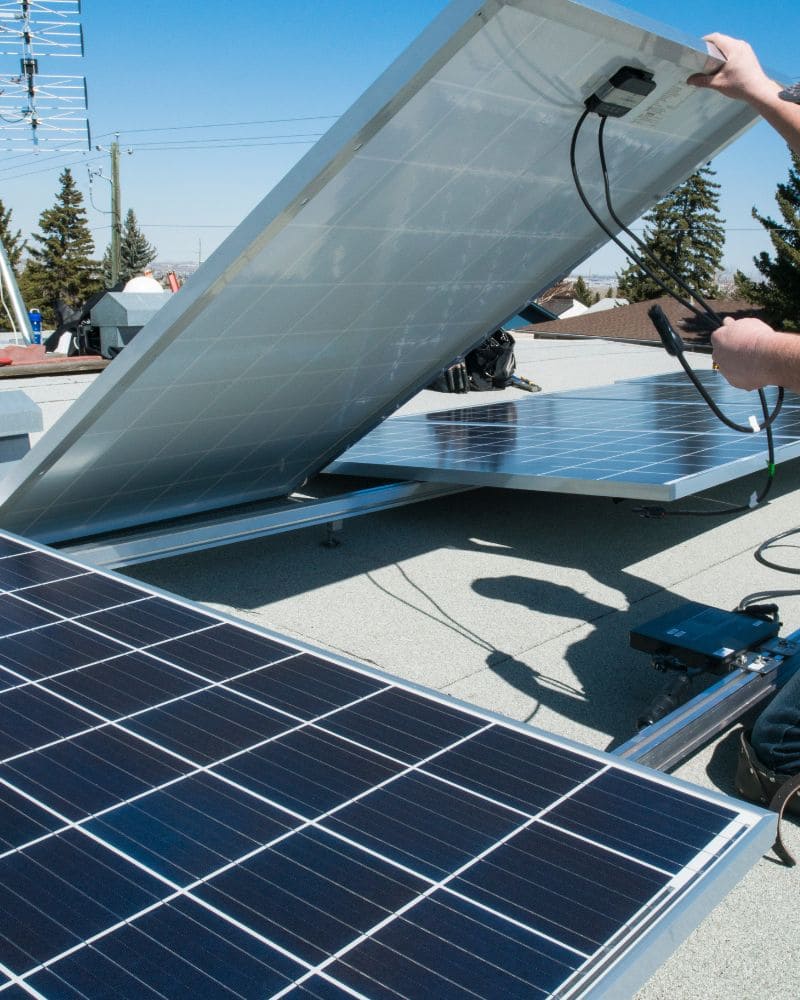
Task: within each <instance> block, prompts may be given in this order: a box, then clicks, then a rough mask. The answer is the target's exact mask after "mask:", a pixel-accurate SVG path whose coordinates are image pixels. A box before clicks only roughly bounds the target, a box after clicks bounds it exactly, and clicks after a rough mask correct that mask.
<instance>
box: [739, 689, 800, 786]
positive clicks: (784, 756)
mask: <svg viewBox="0 0 800 1000" xmlns="http://www.w3.org/2000/svg"><path fill="white" fill-rule="evenodd" d="M750 745H751V746H752V748H753V750H755V752H756V756H757V757H758V759H759V760H760V761H761V763H762V764H764V765H765V766H766V767H768V768H770V769H771V770H773V771H777V772H778V774H797V773H798V772H800V670H799V671H798V672H797V673H796V674H795V675H794V677H792V679H791V680H790V681H788V682H787V683H786V684H784V686H783V687H782V688H781V690H780V691H779V692H778V693H777V694H776V695H775V697H774V698H773V699H772V701H771V702H770V703H769V704H768V705H767V707H766V708H765V709H764V711H763V712H762V713H761V715H759V717H758V718H757V719H756V724H755V725H754V726H753V733H752V736H751V737H750Z"/></svg>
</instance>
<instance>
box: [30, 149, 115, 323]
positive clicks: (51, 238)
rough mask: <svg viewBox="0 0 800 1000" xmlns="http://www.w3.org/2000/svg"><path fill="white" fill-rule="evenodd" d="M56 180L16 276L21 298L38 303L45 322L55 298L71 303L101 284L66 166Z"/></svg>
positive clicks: (51, 313) (82, 212) (50, 318)
mask: <svg viewBox="0 0 800 1000" xmlns="http://www.w3.org/2000/svg"><path fill="white" fill-rule="evenodd" d="M59 181H60V182H61V188H60V190H59V192H58V194H57V195H56V201H55V204H54V205H53V207H52V208H47V209H45V210H44V211H43V212H42V214H41V215H40V216H39V229H40V230H41V232H39V233H34V234H33V240H34V241H35V242H36V243H38V244H39V245H38V246H33V245H31V246H29V247H28V254H29V256H28V262H27V264H26V266H25V270H24V271H23V273H22V275H21V278H20V290H21V291H22V294H23V297H24V299H25V301H26V302H27V303H28V305H29V306H31V307H33V306H37V307H38V308H39V309H41V311H42V315H43V317H44V319H45V322H46V323H48V324H52V323H53V322H54V319H55V315H54V308H53V307H54V306H55V304H56V303H57V302H59V301H60V302H63V303H65V304H66V305H67V306H70V307H72V308H77V307H78V306H80V305H82V304H83V303H84V302H85V301H86V300H87V299H88V298H90V297H91V296H92V295H94V293H95V292H97V291H98V290H99V289H100V287H101V286H100V275H99V268H98V264H97V261H95V260H92V253H93V252H94V241H93V240H92V235H91V233H90V232H89V227H88V225H87V218H86V210H85V208H84V207H83V195H82V194H81V192H80V191H79V190H78V188H77V186H76V184H75V181H74V179H73V177H72V173H71V171H70V169H69V167H65V168H64V171H63V172H62V174H61V176H60V177H59Z"/></svg>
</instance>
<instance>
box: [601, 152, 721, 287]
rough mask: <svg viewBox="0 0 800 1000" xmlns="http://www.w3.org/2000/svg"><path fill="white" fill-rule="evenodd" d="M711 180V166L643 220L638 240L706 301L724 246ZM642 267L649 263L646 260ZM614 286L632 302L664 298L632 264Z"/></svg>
mask: <svg viewBox="0 0 800 1000" xmlns="http://www.w3.org/2000/svg"><path fill="white" fill-rule="evenodd" d="M714 176H715V172H714V171H713V170H712V169H711V168H710V167H707V166H706V167H702V168H701V169H700V170H698V171H697V172H696V173H694V174H692V176H691V177H689V178H688V180H686V181H684V182H683V184H680V185H679V186H678V187H677V188H675V190H674V191H672V192H671V193H670V194H668V195H667V196H666V198H662V199H661V201H659V202H658V203H657V204H656V205H655V207H654V208H653V210H652V211H651V212H648V214H647V215H645V217H644V220H645V222H646V223H648V228H646V229H645V232H644V238H643V242H644V244H645V245H646V246H647V248H648V250H650V251H651V252H652V253H654V254H655V256H656V257H657V258H658V259H659V260H661V261H663V262H664V264H666V265H667V267H669V268H670V269H671V270H672V271H673V272H674V273H675V274H677V275H678V276H679V277H680V278H682V279H683V280H684V281H685V282H686V283H687V284H688V285H689V287H690V288H693V289H694V290H696V291H697V292H698V293H699V294H700V295H703V296H705V297H707V298H714V297H716V296H717V295H718V293H719V289H718V287H717V280H716V278H717V274H718V272H719V269H720V265H721V264H722V251H723V247H724V245H725V229H724V225H725V223H724V220H723V219H721V218H720V217H719V187H720V186H719V184H717V183H716V182H715V181H713V180H712V178H713V177H714ZM637 252H638V251H637ZM640 256H644V255H643V254H640ZM647 263H650V264H651V262H650V261H649V259H647ZM651 266H652V264H651ZM658 274H659V277H661V278H662V279H663V281H664V283H665V284H666V285H667V287H668V288H670V289H672V290H673V291H675V292H679V293H680V294H681V295H683V296H684V297H685V296H686V293H685V292H684V291H682V290H681V289H680V287H679V285H678V284H677V282H675V281H673V280H672V279H671V278H669V277H668V276H667V275H665V274H663V273H661V272H660V271H658ZM617 284H618V294H619V295H621V296H623V297H624V298H626V299H628V300H629V301H631V302H643V301H644V300H646V299H655V298H658V297H659V296H660V295H663V294H664V290H663V289H662V288H661V287H660V286H659V285H658V283H657V282H655V281H653V279H652V278H651V277H649V276H648V275H647V274H645V272H644V271H643V270H642V269H641V268H640V267H639V266H638V264H634V263H633V262H631V263H630V264H629V265H628V266H627V267H626V268H625V269H624V270H623V271H622V273H621V274H619V275H617Z"/></svg>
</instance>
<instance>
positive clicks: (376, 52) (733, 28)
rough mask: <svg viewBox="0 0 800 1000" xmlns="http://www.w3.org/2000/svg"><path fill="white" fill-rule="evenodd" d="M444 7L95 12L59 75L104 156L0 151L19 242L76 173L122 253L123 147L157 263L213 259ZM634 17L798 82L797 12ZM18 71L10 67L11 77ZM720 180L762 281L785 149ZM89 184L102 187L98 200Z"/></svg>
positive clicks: (599, 258)
mask: <svg viewBox="0 0 800 1000" xmlns="http://www.w3.org/2000/svg"><path fill="white" fill-rule="evenodd" d="M445 6H446V3H445V2H444V0H407V2H406V3H404V4H401V5H376V4H374V2H372V0H340V2H329V3H326V4H322V5H320V4H319V3H318V2H316V0H295V2H294V3H293V4H292V5H291V7H286V6H285V5H280V6H278V5H276V4H274V3H269V2H266V3H265V2H263V0H241V2H240V3H239V4H237V8H236V14H235V16H226V13H225V9H224V8H222V7H213V8H212V7H210V6H209V5H204V4H200V5H198V4H196V3H192V4H189V3H187V2H185V0H176V2H175V3H173V4H171V5H170V7H169V16H168V20H165V11H164V7H163V5H162V4H161V3H159V2H158V0H140V2H138V3H137V4H135V5H131V4H121V5H120V4H108V3H106V4H102V3H92V2H89V3H85V4H84V5H83V15H82V21H83V27H84V34H85V39H86V58H85V59H82V60H66V59H64V60H57V62H58V63H59V66H58V70H59V71H62V68H63V72H69V73H73V74H84V75H85V76H86V79H87V83H88V92H89V115H90V122H91V126H92V132H93V148H92V150H91V151H85V152H78V153H75V152H73V153H62V154H59V153H52V152H48V151H46V150H44V149H43V150H42V151H40V152H38V153H36V152H31V151H25V152H20V151H18V150H14V151H8V150H3V151H2V152H0V197H2V199H3V202H4V204H5V206H6V208H10V209H11V210H12V212H13V217H12V222H13V224H14V228H15V229H16V228H19V229H21V230H22V233H23V235H24V236H25V237H28V236H29V235H30V234H31V233H32V232H33V231H34V230H36V229H37V228H38V218H39V215H40V213H41V212H42V211H43V210H44V209H46V208H49V207H51V205H52V204H53V202H54V200H55V197H56V194H57V191H58V175H59V173H60V171H61V170H62V169H63V167H64V166H65V165H69V166H70V168H71V169H72V171H73V174H74V177H75V180H76V182H77V183H78V186H79V187H80V189H81V190H82V192H83V194H84V197H85V200H86V208H87V214H88V217H89V225H90V228H91V230H92V234H93V237H94V240H95V245H96V255H97V256H98V257H100V256H102V253H103V251H104V249H105V247H106V245H107V244H108V241H109V238H110V225H109V215H108V209H109V200H110V199H109V190H110V188H109V183H108V181H107V179H106V178H107V177H108V175H109V172H110V170H109V154H108V149H109V145H110V143H111V142H112V141H113V140H114V138H115V136H116V135H117V134H118V135H119V141H120V144H121V146H122V149H123V156H122V203H123V214H124V212H125V211H126V210H127V209H128V208H133V209H134V211H135V212H136V215H137V218H138V220H139V224H140V226H141V228H142V230H143V231H144V233H145V234H146V236H147V238H148V239H149V240H150V241H151V242H152V243H154V244H155V246H156V248H157V250H158V256H159V258H160V259H164V260H170V261H182V262H185V263H188V262H190V261H197V260H198V259H205V258H207V257H208V256H209V255H210V254H211V252H212V251H213V250H214V249H215V248H216V246H217V245H218V244H219V243H220V242H221V241H222V240H223V239H224V238H225V237H226V236H227V235H228V233H229V232H231V231H232V230H233V229H234V228H235V227H236V226H237V225H238V223H239V222H240V221H241V220H242V219H243V218H244V217H245V215H246V214H247V213H248V212H249V211H250V209H252V208H253V207H254V206H255V205H256V204H257V203H258V202H259V201H260V200H261V198H263V197H264V195H265V194H266V193H267V192H268V191H269V190H270V188H272V187H273V186H274V184H275V183H276V182H277V181H278V180H280V178H281V177H282V176H283V175H284V174H285V173H286V172H287V171H288V170H289V169H290V168H291V166H292V165H293V164H294V163H295V162H296V161H297V160H298V159H299V158H300V157H301V156H302V155H303V154H304V153H305V152H306V151H307V150H308V149H309V148H310V146H311V145H312V144H313V142H314V141H315V140H316V138H318V137H319V136H320V135H321V134H322V133H323V132H324V131H325V130H326V129H327V128H328V127H329V126H330V125H331V124H332V123H333V122H334V121H335V119H336V118H337V117H338V116H339V115H340V114H341V113H343V112H344V111H345V110H346V109H347V108H348V107H349V105H350V104H352V103H353V101H354V100H355V99H356V98H357V97H358V96H359V95H360V94H361V93H362V92H363V91H364V90H365V89H366V88H367V87H368V86H369V84H370V83H371V82H372V81H373V80H374V79H375V78H376V77H377V76H378V75H379V74H380V73H381V72H382V71H383V70H384V69H385V68H386V67H387V66H388V65H389V63H390V62H391V61H392V60H393V59H394V58H395V57H396V56H397V55H399V54H400V52H401V51H402V50H403V49H404V48H405V47H406V46H407V45H408V44H409V43H410V42H411V41H413V39H414V38H415V37H416V36H417V35H418V34H419V32H420V31H421V30H422V29H423V28H424V27H425V26H426V25H427V24H428V23H429V22H430V21H431V20H432V19H433V18H434V17H435V16H436V15H437V14H438V13H439V12H440V11H441V10H442V9H443V8H444V7H445ZM601 6H603V7H604V8H605V7H608V5H607V4H602V5H601ZM378 8H380V9H378ZM624 10H628V11H630V12H631V13H632V14H637V15H644V16H646V17H651V18H654V19H656V20H661V21H663V20H664V18H665V16H666V18H668V21H669V24H670V26H671V27H672V28H673V29H676V30H678V31H680V32H683V33H684V34H687V35H689V36H691V37H694V38H699V37H700V36H701V35H702V34H705V33H708V32H710V31H714V30H720V31H724V32H726V33H729V34H733V35H737V36H739V37H746V38H748V40H750V41H751V42H752V44H753V45H754V47H755V48H756V51H757V52H758V53H759V55H760V57H761V59H762V62H763V63H764V65H765V66H767V67H771V68H772V71H773V72H775V73H777V74H778V75H779V76H780V78H781V79H782V80H784V81H785V82H789V80H790V79H792V78H793V77H791V76H790V75H789V74H791V73H792V71H793V72H794V73H795V74H797V73H798V69H797V65H798V55H797V41H796V40H797V38H798V37H800V5H792V8H791V9H790V10H788V11H787V10H783V9H782V10H781V12H780V26H779V29H775V30H774V25H775V19H774V18H754V17H753V6H752V3H749V2H745V0H729V2H726V3H722V2H721V0H706V2H705V3H703V4H697V3H696V0H691V2H690V0H673V2H672V3H670V5H669V7H668V9H667V10H666V13H665V8H664V4H663V3H662V2H660V0H628V2H627V3H626V4H625V8H624V9H623V14H624ZM144 54H146V64H145V62H144ZM12 62H13V60H6V62H5V64H3V65H5V66H6V71H8V69H7V67H8V65H10V64H11V63H12ZM42 62H43V64H44V60H43V61H42ZM51 63H52V60H51ZM42 71H43V72H53V69H52V67H49V68H48V67H45V66H44V65H43V66H42ZM1 137H2V131H1V130H0V138H1ZM128 149H130V150H131V155H130V156H128V155H126V153H125V151H126V150H128ZM711 165H712V167H713V169H714V170H715V171H716V173H717V177H716V180H717V181H718V182H719V183H720V185H721V188H722V190H721V197H720V214H721V216H722V218H723V219H724V220H725V227H726V250H725V261H724V267H725V268H726V270H729V271H733V270H735V269H737V268H741V269H742V270H744V271H745V272H747V273H753V271H754V268H753V264H752V258H753V256H754V255H755V254H757V253H758V252H760V251H761V250H765V249H767V250H768V249H769V248H770V244H769V241H768V238H767V236H766V234H765V232H764V230H763V228H762V227H761V226H759V224H758V223H757V222H756V221H755V220H754V219H752V217H751V209H752V207H753V206H756V207H757V208H758V209H759V211H761V212H762V213H765V214H767V215H773V216H774V215H776V214H777V207H776V205H775V190H776V187H777V184H778V183H780V182H783V181H785V180H786V179H787V176H788V169H789V166H790V158H789V153H788V150H787V148H786V146H785V144H784V143H783V142H782V140H780V139H779V137H777V136H776V135H775V134H774V133H773V132H772V130H771V129H770V128H769V127H768V126H767V125H766V124H765V123H759V124H758V125H756V126H755V127H754V128H753V129H752V130H751V131H750V132H748V133H747V134H746V135H744V136H742V137H741V138H740V139H738V140H737V141H736V142H734V143H733V144H732V145H731V146H730V147H729V148H728V149H727V150H725V151H724V152H723V153H721V154H720V155H719V156H718V157H717V158H716V159H715V160H714V161H713V162H712V164H711ZM89 169H91V170H92V171H97V170H99V169H102V170H103V174H104V175H105V176H104V177H98V176H95V178H94V180H93V182H92V184H91V186H90V184H89V176H88V175H89ZM638 228H641V224H639V226H638ZM623 266H624V258H623V256H622V254H621V252H620V251H619V250H617V249H616V248H615V247H613V246H607V247H604V248H603V249H602V250H600V251H598V252H597V253H596V254H594V255H593V257H592V258H590V259H589V260H587V261H586V262H584V264H582V265H580V267H579V268H576V272H578V273H583V274H586V275H588V274H591V273H602V274H613V273H615V272H617V271H619V270H621V268H622V267H623Z"/></svg>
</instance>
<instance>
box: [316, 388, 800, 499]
mask: <svg viewBox="0 0 800 1000" xmlns="http://www.w3.org/2000/svg"><path fill="white" fill-rule="evenodd" d="M701 374H702V375H704V376H705V379H704V380H705V382H706V385H707V387H708V389H709V390H710V391H711V393H712V395H713V396H714V397H715V398H716V399H717V400H718V402H719V404H720V405H721V407H722V408H723V410H724V411H725V413H726V414H727V415H728V416H729V417H730V418H731V419H732V420H734V421H736V422H738V423H739V424H742V425H745V426H747V425H748V424H749V421H750V418H751V417H752V416H755V417H756V419H758V420H759V421H762V420H763V414H762V411H761V407H760V404H759V401H758V397H757V394H756V393H746V392H741V391H739V390H738V389H733V388H732V387H731V386H729V385H728V384H727V383H726V382H724V380H723V379H722V378H721V377H720V376H719V375H718V374H717V373H716V372H706V373H701ZM769 396H770V399H769V402H770V406H772V405H774V399H775V397H774V392H773V391H772V390H770V392H769ZM773 433H774V438H775V454H776V457H777V459H778V461H782V460H785V459H789V458H795V457H797V456H798V455H800V397H798V396H797V395H794V394H792V393H787V395H786V401H785V403H784V408H783V411H782V412H781V414H780V415H779V417H778V419H777V421H776V422H775V424H774V428H773ZM766 459H767V442H766V436H765V435H764V434H763V433H760V434H740V433H736V432H735V431H731V430H729V429H728V428H726V427H725V426H724V425H723V424H722V423H720V422H719V421H718V419H717V418H716V417H715V416H714V414H713V413H712V412H711V410H710V409H709V407H708V406H707V405H706V403H705V402H703V400H702V399H701V398H700V397H699V395H698V393H697V391H696V389H695V388H694V387H693V386H692V385H691V384H689V382H688V380H687V379H686V377H685V376H680V380H678V376H668V377H666V378H665V377H656V378H652V379H637V380H631V381H629V382H619V383H616V384H615V385H610V386H598V387H594V388H587V389H575V390H571V391H569V392H554V393H547V394H543V395H540V396H539V395H537V396H533V397H529V398H526V399H522V400H520V399H516V400H511V401H500V402H492V403H488V404H486V405H482V406H462V407H459V408H452V409H447V410H441V411H437V412H434V413H426V414H413V415H410V416H404V417H397V418H394V419H392V420H387V421H385V422H384V423H383V424H381V425H380V426H379V427H377V428H376V429H375V430H374V431H371V432H370V433H369V434H367V436H366V437H364V438H363V439H362V440H361V441H359V442H357V443H356V444H355V445H353V446H352V447H351V448H350V449H348V451H346V452H345V453H344V454H343V455H342V456H341V458H339V459H337V460H336V461H335V462H334V463H333V464H332V465H330V466H329V467H328V470H327V471H329V472H335V473H341V474H345V475H369V476H385V477H390V478H393V479H397V478H398V477H399V478H404V479H416V480H423V481H433V482H455V483H463V484H465V485H470V486H501V487H503V488H518V489H526V490H551V491H556V492H563V493H571V492H575V493H582V494H592V495H598V496H613V497H626V498H630V499H642V500H660V501H670V500H675V499H678V498H679V497H683V496H687V495H690V494H692V493H697V492H698V491H700V490H703V489H707V488H709V487H710V486H716V485H719V484H720V483H724V482H728V481H729V480H731V479H735V478H737V477H739V476H743V475H745V474H747V473H750V472H755V471H760V470H762V469H764V468H765V464H766Z"/></svg>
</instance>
